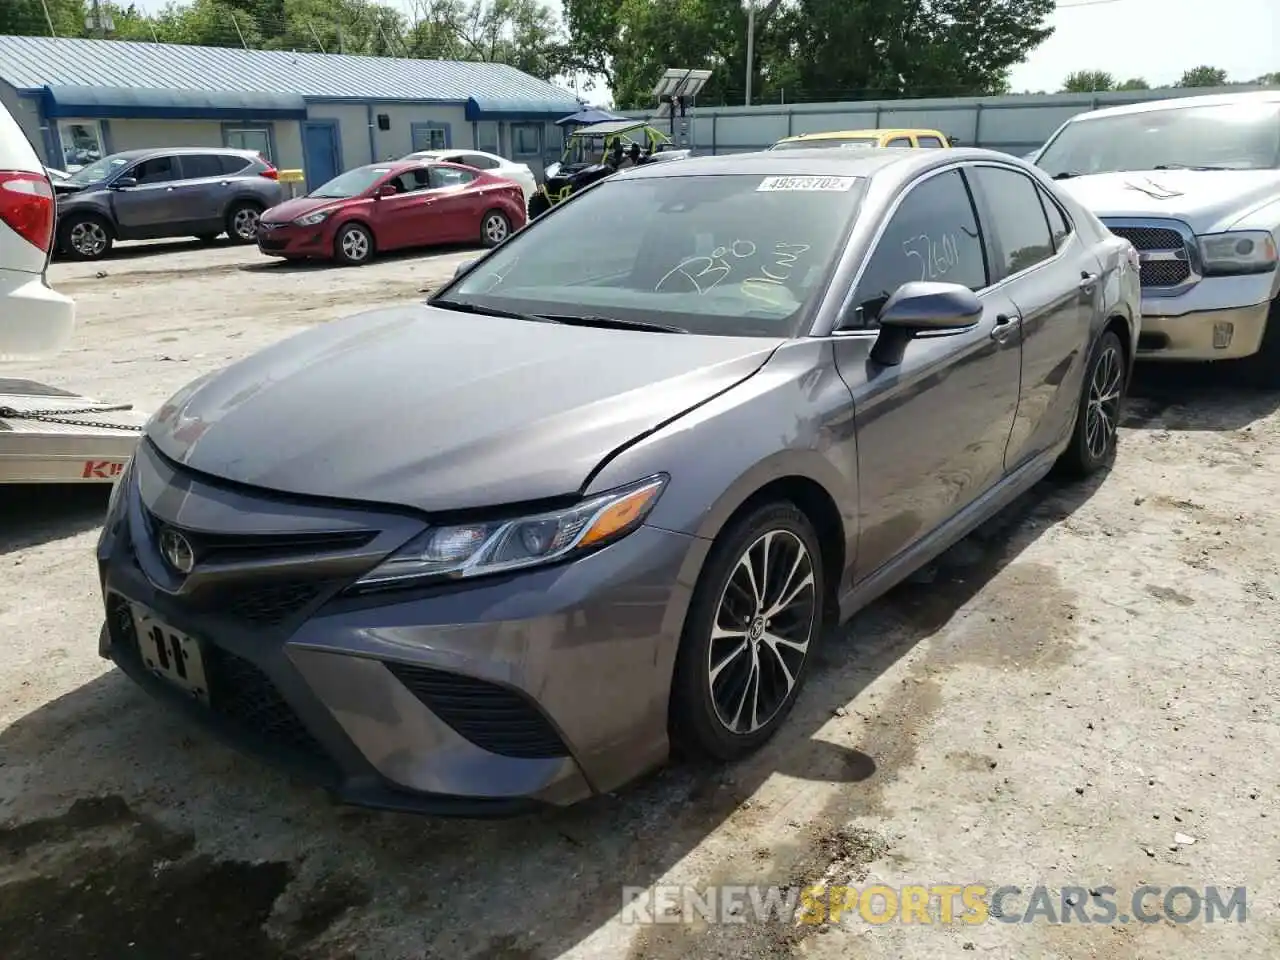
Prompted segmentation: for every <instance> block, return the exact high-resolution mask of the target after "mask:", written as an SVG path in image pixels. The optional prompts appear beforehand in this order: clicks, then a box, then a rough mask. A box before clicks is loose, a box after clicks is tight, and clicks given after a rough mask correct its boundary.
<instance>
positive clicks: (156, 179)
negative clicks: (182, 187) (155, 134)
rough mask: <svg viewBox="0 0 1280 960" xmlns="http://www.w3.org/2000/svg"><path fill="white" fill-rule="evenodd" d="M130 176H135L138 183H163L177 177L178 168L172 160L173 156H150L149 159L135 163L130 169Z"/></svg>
mask: <svg viewBox="0 0 1280 960" xmlns="http://www.w3.org/2000/svg"><path fill="white" fill-rule="evenodd" d="M130 176H133V177H136V178H137V180H138V184H139V185H142V184H144V183H165V182H167V181H169V180H177V179H178V168H177V166H175V164H174V162H173V157H152V158H151V159H150V160H143V161H142V162H141V163H138V164H135V165H134V168H133V170H131V171H130Z"/></svg>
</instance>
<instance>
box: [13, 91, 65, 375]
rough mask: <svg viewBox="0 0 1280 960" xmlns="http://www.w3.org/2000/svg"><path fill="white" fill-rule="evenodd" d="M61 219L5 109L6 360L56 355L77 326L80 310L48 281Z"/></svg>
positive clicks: (43, 175)
mask: <svg viewBox="0 0 1280 960" xmlns="http://www.w3.org/2000/svg"><path fill="white" fill-rule="evenodd" d="M55 215H56V205H55V202H54V194H53V186H52V185H51V184H50V182H49V175H48V173H47V172H46V171H45V168H44V164H42V163H41V162H40V158H39V157H38V156H37V155H36V152H35V150H34V149H32V146H31V144H30V142H29V141H28V140H27V137H26V134H24V133H23V132H22V128H21V127H19V126H18V122H17V121H16V120H14V119H13V117H12V116H10V115H9V111H8V110H6V109H5V108H4V105H3V104H0V357H3V358H15V359H16V358H20V357H32V356H43V355H45V354H50V353H54V352H56V351H58V350H60V349H61V348H62V347H63V345H64V344H65V343H66V342H67V340H68V339H69V338H70V336H71V329H72V327H74V326H75V315H76V313H75V304H74V303H73V302H72V301H71V300H70V299H69V298H67V297H64V296H62V294H60V293H56V292H54V291H53V290H52V289H50V288H49V284H48V281H47V280H46V278H45V271H46V270H47V269H48V266H49V256H50V252H51V251H52V249H53V227H54V218H55Z"/></svg>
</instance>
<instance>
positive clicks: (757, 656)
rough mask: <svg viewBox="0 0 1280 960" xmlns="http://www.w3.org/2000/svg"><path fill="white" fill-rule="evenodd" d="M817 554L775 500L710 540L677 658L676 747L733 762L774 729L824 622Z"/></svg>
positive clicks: (804, 527)
mask: <svg viewBox="0 0 1280 960" xmlns="http://www.w3.org/2000/svg"><path fill="white" fill-rule="evenodd" d="M821 557H822V554H821V551H820V549H819V545H818V538H817V535H816V534H815V533H814V530H813V525H812V524H811V523H810V522H809V520H808V518H807V517H806V516H805V515H804V514H803V513H801V512H800V511H799V510H797V509H796V508H795V507H794V506H793V505H791V504H790V503H786V502H781V501H779V502H775V503H769V504H765V505H763V506H761V507H760V508H759V509H757V510H755V511H753V512H752V513H751V514H749V515H747V516H744V517H743V518H741V519H740V520H738V521H736V522H734V523H733V524H731V525H730V526H728V527H726V528H725V530H724V531H723V532H722V533H721V534H720V536H719V537H718V538H717V539H716V543H715V545H714V546H713V547H712V548H711V553H710V555H709V556H708V558H707V563H706V566H705V567H704V568H703V571H702V575H701V576H700V577H699V579H698V585H697V587H696V588H695V590H694V594H693V601H692V603H691V605H690V607H689V613H688V616H687V617H686V619H685V625H684V631H683V633H682V635H681V638H680V652H679V653H678V655H677V657H676V669H675V677H674V679H673V681H672V689H671V734H672V740H673V742H674V743H675V745H676V746H677V747H679V748H680V749H682V750H683V751H685V752H688V753H692V754H694V755H696V756H702V757H709V758H712V759H717V760H733V759H736V758H738V757H742V756H746V755H747V754H749V753H751V752H753V751H754V750H756V749H758V748H759V747H760V746H762V745H763V744H764V742H765V741H766V740H768V739H769V738H770V737H772V736H773V735H774V733H776V732H777V730H778V728H779V727H781V726H782V723H783V721H784V720H785V718H786V716H787V714H788V713H790V711H791V707H792V706H793V705H794V703H795V700H796V697H797V695H798V694H799V692H800V687H801V685H802V683H803V682H804V678H805V675H806V674H807V673H808V667H809V662H810V661H811V660H812V659H813V657H812V652H813V647H814V645H815V644H816V642H817V639H818V632H819V630H820V629H821V625H822V615H821V614H822V598H823V597H824V596H825V593H824V585H825V583H824V573H825V571H824V570H823V568H822V560H821Z"/></svg>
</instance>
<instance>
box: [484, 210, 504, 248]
mask: <svg viewBox="0 0 1280 960" xmlns="http://www.w3.org/2000/svg"><path fill="white" fill-rule="evenodd" d="M509 236H511V221H510V220H509V219H507V215H506V214H505V213H503V212H502V211H501V210H490V211H489V212H488V213H486V214H485V215H484V216H483V217H481V218H480V243H481V244H482V245H483V246H486V247H496V246H497V245H498V244H500V243H501V242H502V241H503V240H505V239H507V237H509Z"/></svg>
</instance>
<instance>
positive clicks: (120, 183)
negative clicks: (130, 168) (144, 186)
mask: <svg viewBox="0 0 1280 960" xmlns="http://www.w3.org/2000/svg"><path fill="white" fill-rule="evenodd" d="M137 185H138V178H137V177H116V179H115V180H114V181H112V183H111V189H112V190H127V189H129V188H130V187H136V186H137Z"/></svg>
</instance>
